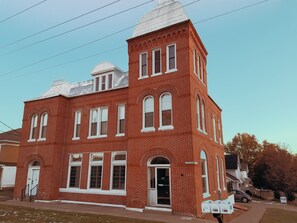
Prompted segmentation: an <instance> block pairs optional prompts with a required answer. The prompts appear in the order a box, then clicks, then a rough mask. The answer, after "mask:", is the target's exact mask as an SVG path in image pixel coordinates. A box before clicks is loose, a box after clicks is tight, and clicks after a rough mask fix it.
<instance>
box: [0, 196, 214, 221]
mask: <svg viewBox="0 0 297 223" xmlns="http://www.w3.org/2000/svg"><path fill="white" fill-rule="evenodd" d="M0 204H3V205H12V206H22V207H30V208H38V209H45V210H54V211H65V212H77V213H88V214H99V215H111V216H118V217H127V218H136V219H143V220H151V221H160V222H170V223H213V221H207V220H203V219H197V218H193V217H185V216H177V215H172V214H171V213H166V212H152V211H150V212H146V211H145V212H143V213H140V212H135V211H129V210H126V209H124V208H115V207H103V206H97V205H86V204H68V203H67V204H66V203H61V202H50V203H45V202H31V203H30V202H22V201H15V200H7V201H0Z"/></svg>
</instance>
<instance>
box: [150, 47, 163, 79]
mask: <svg viewBox="0 0 297 223" xmlns="http://www.w3.org/2000/svg"><path fill="white" fill-rule="evenodd" d="M156 51H160V72H159V73H156V72H155V52H156ZM152 54H153V62H152V72H153V74H152V77H154V76H160V75H162V50H161V48H156V49H153V51H152Z"/></svg>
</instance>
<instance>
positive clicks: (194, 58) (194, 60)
mask: <svg viewBox="0 0 297 223" xmlns="http://www.w3.org/2000/svg"><path fill="white" fill-rule="evenodd" d="M193 68H194V74H195V75H197V73H198V72H197V52H196V49H195V48H193Z"/></svg>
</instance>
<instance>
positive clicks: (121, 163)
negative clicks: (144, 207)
mask: <svg viewBox="0 0 297 223" xmlns="http://www.w3.org/2000/svg"><path fill="white" fill-rule="evenodd" d="M124 154H125V155H126V160H125V161H123V160H116V161H115V160H113V159H114V157H115V156H116V155H124ZM127 159H128V157H127V152H125V151H124V152H123V151H121V152H112V153H111V161H110V185H109V186H110V187H109V188H110V190H111V191H115V192H119V191H126V185H127ZM114 166H125V186H124V189H113V188H112V184H113V167H114Z"/></svg>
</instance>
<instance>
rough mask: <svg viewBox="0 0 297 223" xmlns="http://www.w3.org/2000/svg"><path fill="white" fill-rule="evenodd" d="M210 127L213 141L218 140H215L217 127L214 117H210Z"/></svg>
mask: <svg viewBox="0 0 297 223" xmlns="http://www.w3.org/2000/svg"><path fill="white" fill-rule="evenodd" d="M212 127H213V140H214V141H215V142H218V141H217V128H216V119H215V117H212Z"/></svg>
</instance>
